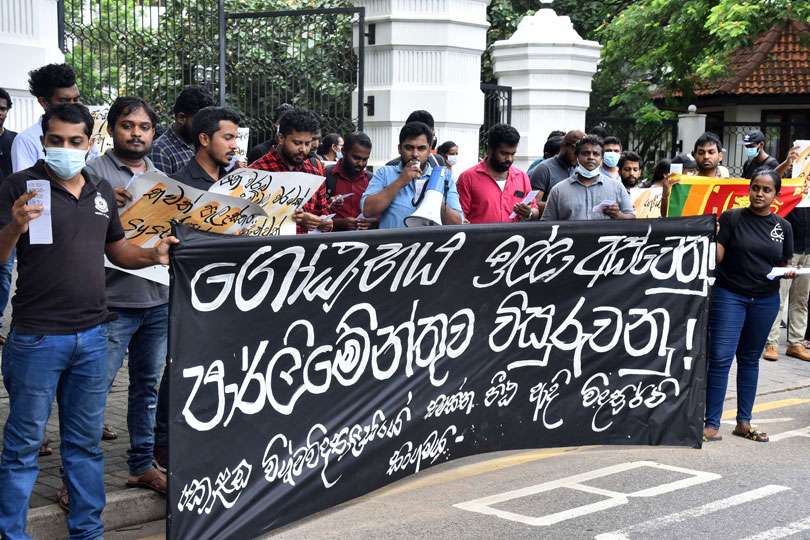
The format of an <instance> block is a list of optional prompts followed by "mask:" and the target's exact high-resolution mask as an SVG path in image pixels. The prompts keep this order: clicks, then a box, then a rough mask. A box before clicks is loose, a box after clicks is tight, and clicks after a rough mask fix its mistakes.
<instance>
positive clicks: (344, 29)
mask: <svg viewBox="0 0 810 540" xmlns="http://www.w3.org/2000/svg"><path fill="white" fill-rule="evenodd" d="M254 4H255V2H254ZM244 5H250V4H249V3H246V2H245V1H243V0H59V3H58V9H59V13H60V14H61V17H60V21H59V29H60V38H59V43H60V45H61V47H62V50H63V51H64V52H65V57H66V61H67V62H68V63H70V64H71V65H73V67H74V68H75V69H76V72H77V76H78V86H79V90H80V91H81V93H82V99H83V101H84V102H85V103H87V104H91V105H104V104H109V103H111V102H112V101H113V100H114V99H115V98H116V97H117V96H119V95H137V96H141V97H143V98H144V99H146V100H147V101H148V102H150V103H151V104H152V105H153V106H154V107H155V109H156V110H157V111H158V114H159V115H160V116H161V118H162V120H163V121H164V122H168V121H169V120H170V116H171V114H170V112H171V108H172V105H173V104H174V100H175V98H176V96H177V94H179V92H180V91H181V90H182V89H183V87H184V86H186V85H189V84H198V85H203V86H207V87H208V88H209V90H211V92H212V93H213V94H214V95H219V96H221V100H222V101H224V102H225V103H227V104H229V105H231V106H234V107H235V108H237V109H238V110H240V112H241V113H242V114H243V115H244V116H245V119H246V122H245V125H246V126H247V127H250V128H251V142H252V143H253V142H256V141H259V140H264V138H266V137H267V136H269V134H270V131H269V128H270V120H271V118H270V117H271V116H272V111H273V109H274V108H275V107H276V106H277V105H279V104H281V103H290V104H293V105H297V106H301V107H306V108H308V109H311V110H313V111H316V112H318V113H320V114H321V115H322V119H323V129H324V130H325V131H327V132H328V131H341V132H346V131H352V130H354V129H355V128H360V127H362V113H363V108H362V107H357V113H355V114H353V113H352V92H353V91H354V90H355V89H356V88H357V90H358V92H357V94H356V96H357V101H358V102H359V103H360V104H362V102H363V88H362V86H363V73H362V72H363V51H364V41H365V40H364V39H361V40H359V54H355V52H354V50H353V45H352V25H353V23H354V22H358V23H359V28H361V29H363V28H364V21H363V18H364V13H365V8H345V9H343V8H335V9H314V10H301V11H275V12H272V11H271V12H262V13H241V12H239V11H240V8H242V6H244ZM220 36H223V37H224V39H220Z"/></svg>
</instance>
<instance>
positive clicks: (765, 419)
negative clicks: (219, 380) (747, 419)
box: [720, 417, 793, 426]
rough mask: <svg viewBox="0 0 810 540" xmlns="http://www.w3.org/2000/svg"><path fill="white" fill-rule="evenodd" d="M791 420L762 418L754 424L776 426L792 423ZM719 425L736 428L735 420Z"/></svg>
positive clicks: (725, 421)
mask: <svg viewBox="0 0 810 540" xmlns="http://www.w3.org/2000/svg"><path fill="white" fill-rule="evenodd" d="M792 421H793V418H788V417H783V418H763V419H762V420H759V419H758V420H757V421H756V422H754V423H755V424H777V423H779V422H792ZM720 423H721V424H726V425H727V426H736V425H737V421H736V420H723V421H722V422H720Z"/></svg>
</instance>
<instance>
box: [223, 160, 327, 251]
mask: <svg viewBox="0 0 810 540" xmlns="http://www.w3.org/2000/svg"><path fill="white" fill-rule="evenodd" d="M323 181H324V177H323V176H317V175H314V174H307V173H303V172H270V171H260V170H256V169H238V170H235V171H233V172H232V173H230V174H228V175H227V176H223V177H222V178H221V179H220V180H219V181H218V182H216V183H214V185H213V186H211V189H209V193H221V194H223V195H229V196H231V197H239V198H241V199H246V200H248V201H250V202H252V203H254V204H257V205H259V206H260V207H262V208H263V209H264V211H265V213H266V214H267V218H266V219H264V220H260V221H258V222H257V223H255V224H253V226H251V228H250V230H249V231H247V232H246V233H245V234H248V235H251V236H277V235H281V234H295V222H294V221H293V213H294V212H295V211H296V210H298V209H299V208H302V207H303V206H304V205H305V204H306V203H307V202H308V201H309V200H310V199H311V198H312V196H313V195H314V194H315V192H316V191H317V190H318V188H320V187H321V184H322V183H323Z"/></svg>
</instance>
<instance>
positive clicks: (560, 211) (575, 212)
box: [542, 174, 635, 221]
mask: <svg viewBox="0 0 810 540" xmlns="http://www.w3.org/2000/svg"><path fill="white" fill-rule="evenodd" d="M604 201H610V202H615V203H617V204H618V205H619V209H621V211H622V212H624V213H625V214H635V211H634V209H633V203H632V201H631V200H630V195H629V194H628V193H627V190H626V189H625V187H624V185H623V184H622V183H621V182H617V181H616V180H613V179H611V178H609V177H607V176H604V175H601V174H600V175H599V176H598V177H597V178H596V179H595V180H594V181H593V183H591V184H590V185H589V186H586V185H585V184H583V183H582V182H580V180H579V177H578V176H577V175H576V174H575V175H573V176H571V177H569V178H566V179H565V180H563V181H562V182H560V183H558V184H557V185H556V186H554V187H553V188H551V193H549V196H548V202H547V203H546V209H545V211H544V212H543V218H542V219H544V220H546V221H590V220H597V219H610V216H607V215H606V214H605V213H604V212H602V211H601V210H600V211H598V212H594V211H593V208H594V207H595V206H596V205H598V204H599V203H601V202H604Z"/></svg>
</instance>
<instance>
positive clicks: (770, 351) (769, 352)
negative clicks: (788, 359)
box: [762, 343, 779, 362]
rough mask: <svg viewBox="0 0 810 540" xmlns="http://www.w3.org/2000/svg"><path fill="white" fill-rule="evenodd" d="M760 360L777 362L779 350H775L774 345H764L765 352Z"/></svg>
mask: <svg viewBox="0 0 810 540" xmlns="http://www.w3.org/2000/svg"><path fill="white" fill-rule="evenodd" d="M762 358H764V359H765V360H770V361H771V362H776V361H777V360H779V350H778V349H777V348H776V345H771V344H770V343H769V344H768V345H766V346H765V352H764V353H762Z"/></svg>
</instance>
